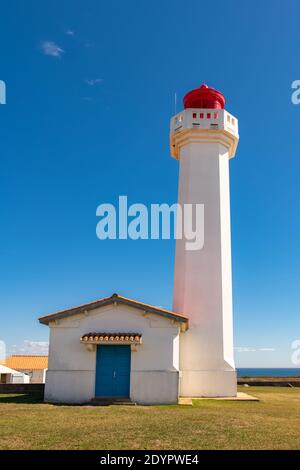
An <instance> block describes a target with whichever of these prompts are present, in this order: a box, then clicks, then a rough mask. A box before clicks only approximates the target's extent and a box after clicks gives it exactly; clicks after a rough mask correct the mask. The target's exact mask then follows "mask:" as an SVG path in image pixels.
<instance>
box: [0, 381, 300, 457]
mask: <svg viewBox="0 0 300 470" xmlns="http://www.w3.org/2000/svg"><path fill="white" fill-rule="evenodd" d="M240 390H241V391H246V392H247V393H251V394H252V395H255V396H257V397H258V398H259V399H260V402H229V401H227V402H226V401H214V400H203V401H197V402H195V404H194V406H183V405H180V406H175V405H174V406H151V407H150V406H149V407H147V406H107V407H101V406H98V407H96V406H55V405H47V404H43V403H41V402H38V401H36V402H35V401H34V400H32V399H31V400H30V399H28V398H27V397H25V396H22V395H0V449H300V388H280V387H251V388H247V389H245V388H244V387H242V388H240Z"/></svg>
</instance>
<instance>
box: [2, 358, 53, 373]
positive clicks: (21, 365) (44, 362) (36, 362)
mask: <svg viewBox="0 0 300 470" xmlns="http://www.w3.org/2000/svg"><path fill="white" fill-rule="evenodd" d="M4 365H5V366H6V367H9V368H10V369H15V370H26V369H29V370H37V369H48V356H29V355H28V356H26V355H25V356H22V355H12V356H9V357H7V358H6V360H5V364H4Z"/></svg>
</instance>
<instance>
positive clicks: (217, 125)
mask: <svg viewBox="0 0 300 470" xmlns="http://www.w3.org/2000/svg"><path fill="white" fill-rule="evenodd" d="M185 129H205V130H208V129H209V130H220V129H221V130H225V131H227V132H230V133H231V134H233V135H235V136H236V137H238V120H237V118H236V117H234V116H233V115H232V114H230V113H228V111H226V110H225V109H199V108H188V109H185V110H184V111H181V112H180V113H178V114H176V116H174V117H173V118H172V119H171V134H177V133H179V132H182V131H183V130H185Z"/></svg>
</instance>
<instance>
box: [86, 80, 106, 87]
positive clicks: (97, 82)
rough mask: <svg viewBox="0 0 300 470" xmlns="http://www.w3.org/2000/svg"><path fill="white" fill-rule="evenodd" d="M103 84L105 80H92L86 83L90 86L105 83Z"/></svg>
mask: <svg viewBox="0 0 300 470" xmlns="http://www.w3.org/2000/svg"><path fill="white" fill-rule="evenodd" d="M103 82H104V80H103V78H91V79H86V80H85V83H86V84H87V85H89V86H94V85H99V84H100V83H103Z"/></svg>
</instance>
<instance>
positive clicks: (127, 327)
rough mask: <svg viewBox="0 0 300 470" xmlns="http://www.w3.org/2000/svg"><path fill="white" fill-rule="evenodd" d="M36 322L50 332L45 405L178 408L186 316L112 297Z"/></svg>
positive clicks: (114, 295) (48, 316)
mask: <svg viewBox="0 0 300 470" xmlns="http://www.w3.org/2000/svg"><path fill="white" fill-rule="evenodd" d="M39 320H40V322H41V323H43V324H46V325H48V326H49V327H50V350H49V368H48V371H47V380H46V387H45V400H46V401H50V402H64V403H84V402H89V401H91V400H92V399H94V398H95V397H99V398H100V397H102V398H104V397H105V398H108V397H114V398H116V397H122V398H128V399H130V400H131V401H133V402H136V403H144V404H150V403H177V401H178V395H179V337H180V335H182V334H184V332H185V331H186V330H187V328H188V319H187V318H186V317H184V316H182V315H178V314H175V313H173V312H169V311H167V310H163V309H161V308H158V307H153V306H151V305H147V304H144V303H141V302H137V301H134V300H131V299H127V298H125V297H122V296H119V295H117V294H113V295H112V296H111V297H107V298H104V299H101V300H97V301H95V302H92V303H89V304H85V305H81V306H79V307H75V308H72V309H69V310H64V311H60V312H57V313H54V314H51V315H47V316H45V317H42V318H40V319H39Z"/></svg>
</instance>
